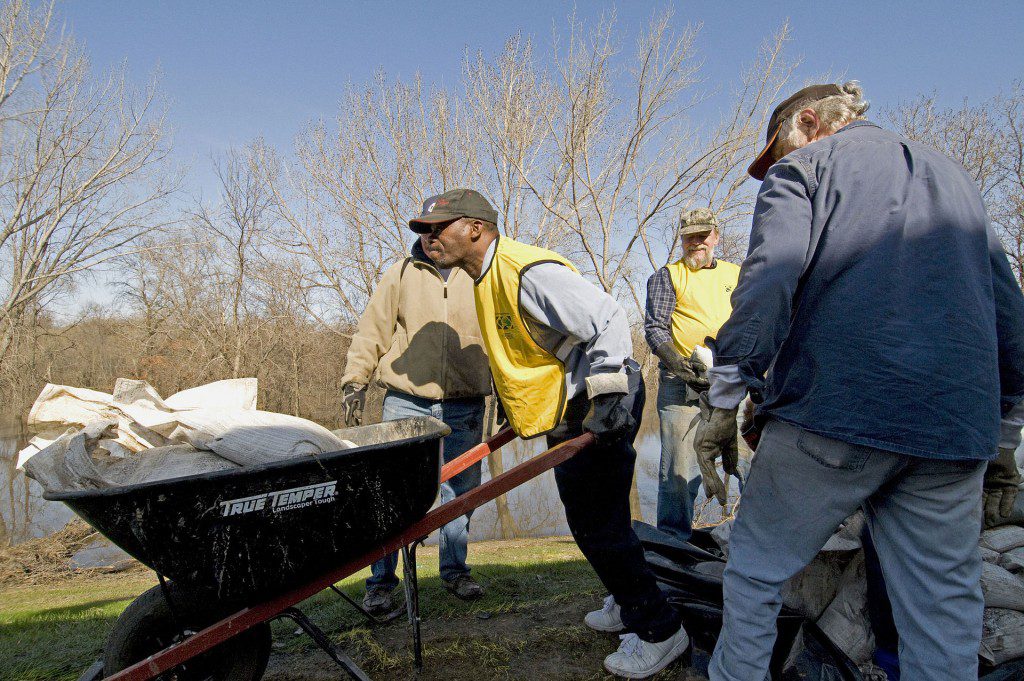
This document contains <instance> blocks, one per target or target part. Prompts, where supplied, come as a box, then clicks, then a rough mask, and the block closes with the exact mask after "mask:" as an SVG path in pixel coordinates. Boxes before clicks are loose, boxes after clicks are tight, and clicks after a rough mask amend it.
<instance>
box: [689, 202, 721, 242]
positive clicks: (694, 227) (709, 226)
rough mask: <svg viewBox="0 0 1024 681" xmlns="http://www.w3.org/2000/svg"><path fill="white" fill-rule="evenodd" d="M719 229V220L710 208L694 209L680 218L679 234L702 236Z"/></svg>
mask: <svg viewBox="0 0 1024 681" xmlns="http://www.w3.org/2000/svg"><path fill="white" fill-rule="evenodd" d="M713 229H718V218H716V217H715V213H714V211H712V210H711V209H710V208H694V209H693V210H688V211H686V212H685V213H683V214H682V215H681V216H680V218H679V233H680V234H681V235H683V236H686V235H687V234H701V233H704V232H710V231H711V230H713Z"/></svg>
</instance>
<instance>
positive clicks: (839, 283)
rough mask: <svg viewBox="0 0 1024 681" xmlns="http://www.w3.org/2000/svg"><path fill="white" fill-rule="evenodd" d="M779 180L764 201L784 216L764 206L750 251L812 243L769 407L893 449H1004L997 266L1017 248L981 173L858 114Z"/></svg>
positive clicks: (961, 453)
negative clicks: (1006, 246) (997, 233)
mask: <svg viewBox="0 0 1024 681" xmlns="http://www.w3.org/2000/svg"><path fill="white" fill-rule="evenodd" d="M766 184H769V186H767V187H766V190H763V191H762V194H761V196H760V197H759V200H758V206H757V212H758V213H763V212H765V211H768V210H778V211H779V213H780V214H779V215H777V216H776V217H775V218H772V219H769V220H761V223H762V225H763V226H764V228H763V229H762V230H761V232H760V233H755V234H753V235H752V239H751V254H752V255H754V256H755V258H756V257H757V256H756V253H755V252H756V249H757V247H758V246H759V245H761V246H762V254H767V252H769V251H775V250H776V249H785V250H786V251H787V252H789V253H790V254H792V256H791V257H796V255H795V254H800V255H801V256H802V262H799V263H797V262H792V263H790V265H791V266H792V267H798V268H800V272H802V275H801V276H800V279H799V284H798V286H797V288H796V291H795V295H794V296H793V308H792V322H791V326H790V330H789V334H788V336H786V337H785V340H784V341H783V342H782V345H781V348H780V349H779V352H778V356H777V358H776V360H775V364H774V367H773V370H772V372H771V373H770V374H769V377H768V382H767V385H766V387H765V391H764V392H765V397H766V400H765V404H764V406H763V409H764V410H765V411H767V412H768V413H770V414H772V415H773V416H774V417H776V418H778V419H781V420H783V421H788V422H791V423H794V424H796V425H798V426H801V427H803V428H805V429H807V430H810V431H813V432H817V433H819V434H823V435H826V436H829V437H835V438H838V439H840V440H844V441H847V442H853V443H857V444H864V445H870V446H875V447H880V448H882V449H887V450H890V451H896V452H901V453H906V454H917V455H922V456H931V457H936V456H937V457H940V458H988V457H989V456H991V454H992V453H994V452H995V450H996V435H997V433H998V428H999V416H1000V410H999V395H1000V375H999V351H998V342H997V334H996V308H995V303H994V297H993V264H994V262H995V260H996V259H998V258H1002V259H1003V265H1005V256H1004V255H1003V253H1002V250H1001V249H1000V248H999V245H998V241H997V240H996V239H995V237H994V234H993V233H992V231H991V228H990V227H989V226H988V225H987V223H986V216H985V209H984V206H983V204H982V201H981V197H980V195H979V193H978V191H977V189H976V187H975V185H974V183H973V181H972V180H971V178H970V177H969V176H968V175H967V174H966V172H965V171H964V170H963V169H962V168H961V167H960V166H959V165H957V164H956V163H955V162H953V161H952V160H951V159H949V158H948V157H946V156H944V155H943V154H941V153H939V152H938V151H935V150H933V149H930V148H928V147H924V146H922V145H919V144H915V143H911V142H908V141H906V140H903V139H901V138H900V137H898V136H897V135H894V134H892V133H890V132H887V131H884V130H882V129H880V128H878V127H877V126H875V125H873V124H870V123H866V122H855V123H853V124H851V125H849V126H847V127H846V128H844V129H842V130H840V131H839V132H837V133H836V134H834V135H832V136H829V137H827V138H825V139H824V140H821V141H818V142H816V143H814V144H810V145H808V146H806V147H804V148H802V149H799V150H797V151H796V152H794V153H792V154H790V155H789V156H787V157H786V158H784V159H782V160H781V161H780V162H779V163H777V164H776V166H774V167H773V168H772V171H771V172H770V174H769V176H768V178H767V179H766ZM794 194H803V195H805V197H806V200H804V201H799V200H798V201H794V200H793V195H794ZM807 211H809V212H810V214H809V215H808V213H807ZM755 220H756V219H755ZM800 224H805V225H806V224H810V232H809V233H808V232H807V230H806V227H803V228H801V227H792V226H793V225H800ZM776 252H778V251H776ZM771 260H772V261H774V262H778V258H777V257H775V258H772V259H771ZM997 267H1000V266H999V265H997ZM1006 269H1007V271H1008V266H1007V267H1006ZM741 286H742V279H741ZM744 302H746V303H747V304H750V305H756V304H757V301H755V300H749V301H742V302H740V303H739V304H740V305H742V304H743V303H744ZM736 303H737V301H735V300H734V304H736ZM1015 307H1016V308H1019V307H1020V306H1019V304H1018V305H1015ZM780 332H784V330H782V329H780ZM1004 393H1005V390H1004Z"/></svg>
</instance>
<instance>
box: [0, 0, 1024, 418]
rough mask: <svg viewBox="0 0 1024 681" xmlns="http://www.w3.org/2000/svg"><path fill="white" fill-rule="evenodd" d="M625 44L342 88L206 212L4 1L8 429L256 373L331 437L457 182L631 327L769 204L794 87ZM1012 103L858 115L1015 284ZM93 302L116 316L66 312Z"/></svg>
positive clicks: (910, 107)
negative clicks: (759, 156) (98, 396)
mask: <svg viewBox="0 0 1024 681" xmlns="http://www.w3.org/2000/svg"><path fill="white" fill-rule="evenodd" d="M613 28H614V21H613V20H612V19H606V20H602V21H601V22H599V23H598V24H597V25H594V26H584V25H582V24H580V23H579V22H578V21H576V20H575V18H570V20H569V22H568V25H567V27H566V29H565V30H564V31H563V33H562V35H560V36H559V37H558V40H557V41H555V42H554V47H552V48H551V49H550V51H547V50H546V51H545V52H544V53H543V56H540V55H539V53H538V51H537V50H535V48H534V45H533V43H532V42H531V41H530V40H528V39H526V38H524V37H522V36H513V37H511V38H510V39H509V40H508V41H507V43H506V44H505V45H504V46H503V48H502V49H498V50H497V51H496V52H495V53H492V51H491V50H490V49H487V50H484V51H483V52H480V53H467V56H466V58H465V60H464V63H463V68H462V71H461V73H460V74H459V75H458V78H457V79H456V80H455V82H454V84H453V85H451V86H450V87H446V88H441V87H431V86H429V85H427V84H424V83H422V82H421V81H420V80H419V79H415V80H413V81H412V82H400V81H393V80H390V79H388V78H387V77H386V76H384V75H383V74H381V75H380V76H378V77H377V78H375V79H374V80H373V81H372V82H370V83H366V84H357V85H352V86H349V87H348V88H347V89H346V90H345V92H344V94H343V96H342V97H341V101H340V105H339V110H338V111H337V112H336V116H335V117H334V118H332V119H324V120H321V121H313V122H311V123H310V124H309V125H308V126H307V127H306V128H305V129H303V130H300V131H297V134H296V136H295V144H294V148H292V149H274V148H272V147H271V146H270V145H268V144H267V143H266V142H264V141H262V140H254V141H252V142H251V143H250V144H248V145H246V146H245V147H243V148H238V149H233V150H231V151H230V152H228V153H226V154H224V155H223V156H221V157H220V158H218V159H216V160H215V161H214V163H215V168H216V171H217V172H216V177H217V183H216V187H215V188H213V189H212V191H211V196H209V197H208V198H207V199H206V200H201V201H195V200H190V199H188V198H187V197H186V196H185V195H184V193H183V192H182V191H181V190H180V187H181V179H182V177H181V175H180V173H175V172H174V170H173V169H172V168H171V167H170V165H169V163H168V150H169V146H168V141H167V136H166V134H165V130H166V128H165V124H164V121H163V112H162V111H161V110H160V107H159V106H158V103H159V101H160V100H159V97H158V90H157V87H156V85H153V86H151V87H148V88H146V89H144V90H143V91H141V92H136V91H133V90H132V88H130V87H129V86H128V85H127V84H126V83H127V82H128V81H127V79H126V77H125V75H124V74H123V73H120V72H119V73H114V74H110V75H109V76H108V77H106V78H103V79H97V78H96V77H95V76H93V75H92V73H91V71H90V69H89V66H88V61H87V59H86V57H85V55H84V54H83V53H82V51H81V49H80V47H79V46H77V45H76V44H75V43H74V42H73V40H71V39H70V38H68V37H66V36H64V35H63V34H61V33H59V32H58V31H55V30H54V20H53V16H52V6H50V7H45V6H44V7H41V8H33V7H31V6H30V5H28V4H27V3H24V2H20V1H19V0H7V2H5V3H4V4H3V5H2V7H0V39H2V45H0V278H2V282H3V284H2V285H3V288H2V289H0V400H2V404H3V405H4V410H5V411H14V412H23V411H24V410H25V408H26V407H27V405H28V404H29V403H31V401H32V399H33V398H34V397H35V395H36V394H37V393H38V391H39V389H40V387H41V386H42V384H43V383H45V382H48V381H49V382H57V383H67V384H72V385H82V386H89V387H95V388H98V389H104V390H107V389H109V388H110V387H111V384H112V382H113V380H114V378H116V377H117V376H132V377H137V378H144V379H147V380H149V381H151V382H152V383H153V384H154V385H155V386H156V387H157V388H158V390H160V391H161V393H163V394H170V393H172V392H174V391H176V390H178V389H182V388H186V387H190V386H193V385H196V384H199V383H203V382H207V381H211V380H216V379H220V378H228V377H235V376H257V377H259V378H260V384H261V394H260V405H261V407H262V408H266V409H272V410H276V411H282V412H287V413H294V414H298V415H302V416H306V417H309V418H313V419H314V420H317V421H320V422H322V423H324V424H326V425H335V424H337V422H338V415H339V413H340V409H339V405H340V388H341V386H340V380H341V374H342V370H343V365H344V357H345V352H346V350H347V347H348V343H349V338H350V334H351V331H352V329H353V328H354V323H355V321H356V319H357V318H358V316H359V314H360V313H361V312H362V310H363V307H364V306H365V304H366V300H367V298H368V296H369V294H370V293H371V292H372V291H373V289H374V287H375V285H376V283H377V282H378V281H379V279H380V277H381V275H382V273H383V271H384V270H385V269H386V268H387V267H388V266H389V265H391V264H392V263H394V262H396V261H397V260H399V259H400V258H402V257H404V256H405V255H406V254H407V251H408V247H409V245H410V243H411V241H412V238H413V235H412V234H411V233H410V232H409V230H408V229H407V227H406V220H407V219H408V217H409V216H411V215H413V214H415V213H416V212H417V211H418V210H419V207H420V204H421V202H422V201H423V199H424V198H425V197H427V196H430V195H432V194H435V193H438V192H441V191H444V190H447V189H451V188H454V187H458V186H470V187H474V188H477V189H479V190H481V191H482V192H484V193H485V194H486V195H487V196H488V198H489V199H490V200H491V201H492V203H493V204H494V205H495V206H496V208H497V209H498V211H499V214H500V215H501V216H503V217H502V225H501V226H502V229H503V230H504V231H505V233H507V234H509V235H510V236H512V237H514V238H516V239H520V240H524V241H528V242H532V243H537V244H539V245H542V246H546V247H550V248H554V249H557V250H558V251H560V252H562V253H564V254H565V255H566V256H568V257H569V258H571V259H572V260H573V262H574V263H575V264H576V265H577V266H578V267H579V268H580V269H581V271H583V272H584V273H585V274H586V275H587V276H588V277H590V278H591V279H592V280H593V281H594V282H595V283H597V284H598V285H600V286H601V287H603V288H604V289H605V290H606V291H609V292H611V293H613V294H614V295H615V296H617V298H618V299H619V300H620V301H621V302H622V303H623V304H624V306H626V308H627V309H628V310H629V311H630V313H631V315H632V317H633V319H634V321H635V322H636V323H637V324H638V325H639V322H640V320H641V314H642V309H643V304H644V298H645V288H644V283H645V281H646V279H647V277H648V276H649V275H650V274H651V273H652V272H653V271H654V270H655V269H656V268H658V267H660V266H661V265H663V264H664V263H666V262H667V261H669V260H670V259H672V258H673V257H674V256H673V254H676V257H677V255H678V242H677V238H676V235H675V225H676V221H677V219H678V215H679V213H680V211H682V210H685V209H689V208H694V207H698V206H710V207H712V208H713V209H714V210H716V211H717V212H718V213H719V215H720V221H721V223H722V224H723V227H724V235H723V242H722V246H723V251H724V256H725V257H726V258H728V259H731V260H734V261H737V262H738V261H739V260H740V259H741V258H742V255H743V252H744V250H745V235H746V233H747V232H748V230H749V216H750V214H751V212H752V209H753V199H754V194H755V192H756V190H757V186H756V183H754V182H752V181H748V178H747V177H746V174H745V170H746V167H747V164H748V163H749V161H750V159H751V158H752V156H753V154H754V153H755V151H756V149H757V148H758V147H759V145H760V143H761V141H762V136H763V131H764V127H765V124H766V120H767V116H768V114H769V113H770V111H771V109H772V107H773V106H774V104H775V103H776V102H777V101H779V100H780V99H782V98H783V97H784V96H786V95H787V94H788V91H789V90H790V89H793V88H795V87H797V86H798V84H797V83H794V82H792V78H791V76H792V74H793V71H794V69H795V68H796V66H797V63H796V62H795V61H794V60H790V59H788V58H787V57H786V56H785V54H784V52H783V45H784V43H785V41H786V39H787V36H788V30H789V29H788V27H787V26H782V27H781V28H780V29H779V30H778V32H777V33H776V34H774V35H772V36H769V37H768V38H767V39H766V40H765V42H764V44H763V45H762V46H761V48H760V49H759V50H758V51H757V52H756V53H755V54H752V55H750V59H749V66H748V67H747V68H746V69H745V70H744V71H743V72H742V73H738V74H737V76H736V78H735V79H734V80H733V81H732V82H728V83H721V84H719V83H708V82H706V81H705V80H703V77H702V71H701V65H702V57H701V55H700V53H699V50H698V49H697V41H698V37H699V28H698V27H696V26H693V25H688V24H684V25H680V24H679V23H678V22H677V21H675V20H674V19H673V17H672V16H671V15H670V14H665V15H660V16H657V17H655V18H654V19H653V20H652V21H651V23H650V24H649V25H648V26H647V27H646V28H645V29H644V30H643V31H641V32H640V34H639V35H638V36H637V37H636V38H635V40H631V41H628V42H623V41H621V40H619V39H618V38H616V33H615V31H614V30H613ZM865 88H866V91H867V93H868V95H869V96H870V93H871V84H870V83H865ZM1022 106H1024V93H1022V89H1021V86H1020V85H1019V84H1007V90H1006V91H1005V92H1004V93H1002V94H1000V95H998V96H996V97H994V98H993V99H991V100H989V101H986V102H983V103H981V104H976V105H969V104H968V103H965V104H964V105H963V106H962V107H959V108H955V109H943V108H941V107H939V106H937V105H936V103H935V101H934V99H932V98H928V97H922V98H918V99H916V100H914V101H911V102H909V103H905V104H902V105H900V106H897V107H895V108H893V109H891V110H887V111H882V112H873V113H872V117H873V118H874V119H875V120H879V121H880V122H882V123H883V124H886V125H890V126H893V127H895V128H896V129H898V130H900V131H901V132H903V133H905V134H907V135H909V136H911V137H913V138H915V139H920V140H923V141H925V142H927V143H930V144H934V145H936V146H938V147H940V148H941V149H943V150H945V151H947V153H950V154H951V155H953V156H954V157H955V158H957V159H958V160H960V161H961V162H962V163H964V165H965V167H967V168H968V170H969V172H971V173H972V175H973V176H974V177H975V179H976V180H977V181H978V183H979V185H980V186H981V187H982V190H983V193H984V195H985V198H986V201H988V203H989V212H990V214H991V216H992V219H993V222H994V223H995V224H996V226H997V228H998V230H999V232H1000V236H1001V238H1002V239H1003V241H1004V243H1005V244H1006V246H1007V250H1008V252H1009V254H1010V257H1011V260H1012V262H1013V264H1014V267H1015V269H1016V271H1017V272H1018V274H1020V273H1021V271H1022V264H1024V236H1022V235H1024V223H1022V215H1024V143H1022V131H1024V109H1022ZM697 111H703V112H707V111H717V112H718V114H717V115H711V116H709V115H706V114H705V115H702V116H700V117H699V118H698V117H697V114H696V113H695V112H697ZM950 257H955V254H950ZM94 287H104V290H106V291H109V295H107V296H105V298H109V299H110V300H111V302H110V303H109V304H105V305H102V306H98V307H91V308H88V309H84V310H78V311H77V312H74V313H69V312H68V310H74V309H76V305H75V301H76V300H81V299H82V298H83V293H86V292H88V290H89V289H91V288H94ZM641 338H642V337H641V336H639V335H638V336H637V340H638V342H637V343H636V345H637V351H638V354H639V355H640V356H641V358H643V357H646V355H647V353H646V348H645V347H644V343H643V342H642V340H641ZM424 361H432V358H424Z"/></svg>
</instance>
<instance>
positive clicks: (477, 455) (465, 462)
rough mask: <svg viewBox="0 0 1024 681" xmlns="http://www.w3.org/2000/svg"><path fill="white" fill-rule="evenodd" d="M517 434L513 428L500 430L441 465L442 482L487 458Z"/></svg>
mask: <svg viewBox="0 0 1024 681" xmlns="http://www.w3.org/2000/svg"><path fill="white" fill-rule="evenodd" d="M515 437H516V434H515V433H513V432H512V429H511V428H506V429H504V430H502V431H499V432H498V433H496V434H495V435H494V437H492V438H491V439H490V440H487V441H486V442H481V443H480V444H478V445H477V446H476V447H473V448H472V449H467V450H466V451H464V452H463V453H462V454H460V455H459V456H458V458H455V459H452V460H451V461H449V462H448V463H446V464H445V465H443V466H441V482H446V481H448V480H451V479H452V478H454V477H455V476H456V475H458V474H459V473H461V472H462V471H464V470H466V469H467V468H469V467H470V466H472V465H473V464H475V463H476V462H477V461H480V460H482V459H486V458H487V457H488V456H490V455H491V454H493V453H494V452H495V451H496V450H498V449H500V448H501V447H503V446H504V445H507V444H508V443H509V442H511V441H512V440H514V439H515Z"/></svg>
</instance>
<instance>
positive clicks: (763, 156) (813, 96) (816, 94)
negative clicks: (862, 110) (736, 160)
mask: <svg viewBox="0 0 1024 681" xmlns="http://www.w3.org/2000/svg"><path fill="white" fill-rule="evenodd" d="M841 94H843V90H842V88H840V87H839V86H838V85H835V84H833V83H828V84H825V85H808V86H807V87H805V88H804V89H802V90H800V91H798V92H796V93H795V94H793V95H791V96H789V97H787V98H786V99H785V100H783V102H782V103H781V104H779V105H778V106H777V107H775V111H773V112H772V117H771V118H770V119H768V132H767V133H766V134H765V144H764V149H762V150H761V153H760V154H758V155H757V158H755V159H754V162H753V163H751V164H750V167H749V168H747V173H749V174H750V176H751V177H752V178H754V179H755V180H763V179H764V176H765V174H767V172H768V169H769V168H771V167H772V165H774V163H775V161H777V160H778V159H776V158H773V157H772V155H771V150H772V145H773V144H775V138H776V137H778V135H779V130H781V129H782V124H783V122H784V121H785V120H786V119H787V118H789V117H790V116H792V115H793V114H795V113H796V112H797V111H799V110H800V109H801V108H802V107H804V106H806V105H808V104H811V103H812V102H816V101H818V100H819V99H825V98H826V97H834V96H835V95H841Z"/></svg>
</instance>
